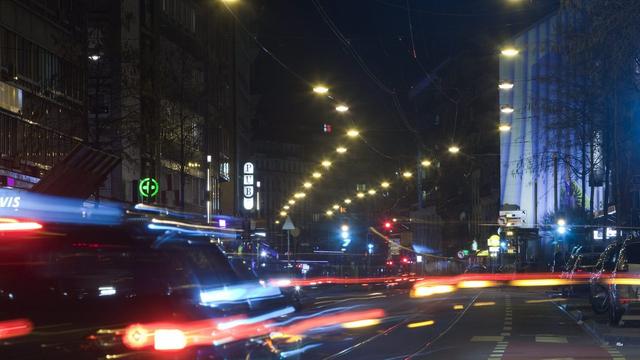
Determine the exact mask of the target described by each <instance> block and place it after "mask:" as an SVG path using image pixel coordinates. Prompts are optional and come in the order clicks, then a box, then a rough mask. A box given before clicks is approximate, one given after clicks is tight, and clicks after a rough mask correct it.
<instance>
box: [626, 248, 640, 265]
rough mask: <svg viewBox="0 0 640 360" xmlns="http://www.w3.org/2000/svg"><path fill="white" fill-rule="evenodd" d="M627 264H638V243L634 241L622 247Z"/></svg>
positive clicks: (639, 261) (639, 255) (639, 252)
mask: <svg viewBox="0 0 640 360" xmlns="http://www.w3.org/2000/svg"><path fill="white" fill-rule="evenodd" d="M624 257H625V258H626V261H627V264H640V243H634V244H630V245H629V246H627V248H626V249H624Z"/></svg>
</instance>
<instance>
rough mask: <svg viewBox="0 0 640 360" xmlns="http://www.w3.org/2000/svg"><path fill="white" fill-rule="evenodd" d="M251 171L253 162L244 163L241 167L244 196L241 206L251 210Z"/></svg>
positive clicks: (252, 205) (252, 184)
mask: <svg viewBox="0 0 640 360" xmlns="http://www.w3.org/2000/svg"><path fill="white" fill-rule="evenodd" d="M253 171H254V167H253V163H250V162H247V163H244V166H243V167H242V194H243V197H244V198H243V200H242V207H243V208H244V209H245V210H253V208H254V207H255V201H254V196H255V187H254V184H255V179H254V177H253Z"/></svg>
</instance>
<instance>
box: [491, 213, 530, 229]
mask: <svg viewBox="0 0 640 360" xmlns="http://www.w3.org/2000/svg"><path fill="white" fill-rule="evenodd" d="M526 216H527V215H526V213H525V211H524V210H501V211H500V212H499V217H498V225H500V226H523V225H524V224H525V219H526Z"/></svg>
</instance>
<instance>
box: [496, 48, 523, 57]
mask: <svg viewBox="0 0 640 360" xmlns="http://www.w3.org/2000/svg"><path fill="white" fill-rule="evenodd" d="M500 53H501V54H502V55H504V56H506V57H514V56H516V55H518V54H519V53H520V51H518V49H516V48H513V47H508V48H504V49H502V51H500Z"/></svg>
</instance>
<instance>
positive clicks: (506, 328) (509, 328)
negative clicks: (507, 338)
mask: <svg viewBox="0 0 640 360" xmlns="http://www.w3.org/2000/svg"><path fill="white" fill-rule="evenodd" d="M511 330H513V328H512V327H511V326H505V327H503V328H502V331H511Z"/></svg>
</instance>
